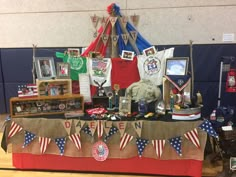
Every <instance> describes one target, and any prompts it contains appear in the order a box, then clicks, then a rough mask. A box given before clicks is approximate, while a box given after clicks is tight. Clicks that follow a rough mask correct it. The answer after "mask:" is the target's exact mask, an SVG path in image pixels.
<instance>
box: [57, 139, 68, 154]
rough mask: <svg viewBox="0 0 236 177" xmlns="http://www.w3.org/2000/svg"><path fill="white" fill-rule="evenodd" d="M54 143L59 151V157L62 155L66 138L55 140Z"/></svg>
mask: <svg viewBox="0 0 236 177" xmlns="http://www.w3.org/2000/svg"><path fill="white" fill-rule="evenodd" d="M54 141H55V143H56V145H57V147H58V148H59V150H60V155H63V154H64V150H65V144H66V138H65V137H63V138H56V139H55V140H54Z"/></svg>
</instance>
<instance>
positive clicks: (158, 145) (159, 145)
mask: <svg viewBox="0 0 236 177" xmlns="http://www.w3.org/2000/svg"><path fill="white" fill-rule="evenodd" d="M165 143H166V140H152V145H153V147H154V149H155V151H156V154H157V157H158V158H161V155H162V152H163V149H164V146H165Z"/></svg>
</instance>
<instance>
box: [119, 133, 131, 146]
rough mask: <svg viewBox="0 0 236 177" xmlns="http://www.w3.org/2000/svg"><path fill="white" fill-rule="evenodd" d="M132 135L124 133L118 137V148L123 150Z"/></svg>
mask: <svg viewBox="0 0 236 177" xmlns="http://www.w3.org/2000/svg"><path fill="white" fill-rule="evenodd" d="M133 137H134V136H131V135H130V134H127V133H125V134H124V135H123V136H122V137H121V139H120V150H123V149H124V148H125V147H126V145H127V144H128V143H129V142H130V141H131V140H132V139H133Z"/></svg>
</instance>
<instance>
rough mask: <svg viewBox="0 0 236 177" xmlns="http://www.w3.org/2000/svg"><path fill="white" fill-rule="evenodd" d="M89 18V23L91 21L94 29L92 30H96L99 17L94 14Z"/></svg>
mask: <svg viewBox="0 0 236 177" xmlns="http://www.w3.org/2000/svg"><path fill="white" fill-rule="evenodd" d="M90 18H91V21H92V23H93V27H94V28H97V24H98V21H99V17H98V16H96V15H95V14H94V16H90Z"/></svg>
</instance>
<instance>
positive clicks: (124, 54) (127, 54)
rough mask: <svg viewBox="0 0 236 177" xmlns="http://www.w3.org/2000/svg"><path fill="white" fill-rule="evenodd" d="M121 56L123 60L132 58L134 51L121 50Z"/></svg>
mask: <svg viewBox="0 0 236 177" xmlns="http://www.w3.org/2000/svg"><path fill="white" fill-rule="evenodd" d="M121 58H122V59H124V60H133V58H134V52H132V51H128V50H122V54H121Z"/></svg>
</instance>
